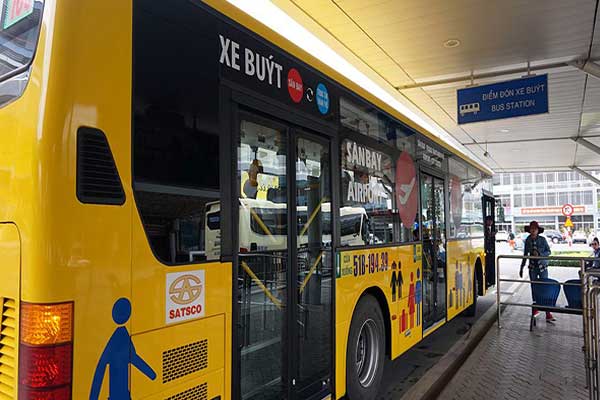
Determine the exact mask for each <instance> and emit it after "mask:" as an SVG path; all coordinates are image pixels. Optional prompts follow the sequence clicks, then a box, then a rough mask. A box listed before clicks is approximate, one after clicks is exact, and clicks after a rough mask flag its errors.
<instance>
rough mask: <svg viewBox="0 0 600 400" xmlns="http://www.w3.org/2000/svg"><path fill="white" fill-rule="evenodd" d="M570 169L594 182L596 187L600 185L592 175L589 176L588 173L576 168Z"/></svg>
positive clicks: (599, 180)
mask: <svg viewBox="0 0 600 400" xmlns="http://www.w3.org/2000/svg"><path fill="white" fill-rule="evenodd" d="M571 169H572V170H573V171H575V172H577V173H578V174H579V175H581V176H583V177H586V178H587V179H589V180H590V181H592V182H594V183H595V184H596V185H600V179H598V178H596V177H595V176H594V175H592V174H590V173H589V172H586V171H584V170H582V169H581V168H578V167H576V166H572V167H571Z"/></svg>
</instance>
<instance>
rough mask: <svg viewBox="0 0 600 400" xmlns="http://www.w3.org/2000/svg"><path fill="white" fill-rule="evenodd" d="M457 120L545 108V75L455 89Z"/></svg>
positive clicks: (518, 114) (536, 111) (465, 121)
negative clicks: (456, 90)
mask: <svg viewBox="0 0 600 400" xmlns="http://www.w3.org/2000/svg"><path fill="white" fill-rule="evenodd" d="M457 100H458V101H457V106H458V110H457V112H458V114H457V115H458V123H459V124H468V123H470V122H481V121H489V120H493V119H501V118H512V117H521V116H524V115H533V114H543V113H547V112H548V75H535V76H530V77H527V78H522V79H515V80H513V81H507V82H500V83H493V84H491V85H483V86H474V87H469V88H465V89H458V92H457Z"/></svg>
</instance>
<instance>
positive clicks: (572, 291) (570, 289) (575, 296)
mask: <svg viewBox="0 0 600 400" xmlns="http://www.w3.org/2000/svg"><path fill="white" fill-rule="evenodd" d="M565 283H576V284H577V285H579V286H567V285H565V286H563V290H564V292H565V297H566V298H567V303H568V305H569V308H579V309H582V308H583V303H582V301H581V281H580V280H579V279H570V280H568V281H566V282H565Z"/></svg>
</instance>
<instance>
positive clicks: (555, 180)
mask: <svg viewBox="0 0 600 400" xmlns="http://www.w3.org/2000/svg"><path fill="white" fill-rule="evenodd" d="M594 175H595V176H598V173H597V172H596V173H594ZM493 183H494V196H495V197H496V200H497V204H498V206H500V205H501V206H502V210H498V211H499V212H498V224H497V227H498V230H505V231H507V232H514V233H518V232H522V231H523V228H524V226H525V225H526V224H528V223H529V222H530V221H531V220H536V221H538V222H539V223H540V225H542V226H544V227H545V228H547V229H556V230H562V229H563V226H564V224H565V221H566V217H565V216H563V215H562V206H563V205H565V204H570V205H572V206H573V208H574V210H575V212H574V214H573V216H572V217H571V221H572V222H573V228H572V231H584V232H585V233H586V234H589V233H590V232H592V231H593V232H598V230H599V227H600V221H599V219H600V214H599V212H598V209H599V204H598V201H599V200H600V186H599V185H596V184H595V183H593V182H591V181H590V180H589V179H587V178H585V177H583V176H581V175H579V174H578V173H577V172H575V171H563V172H541V173H540V172H538V173H510V174H496V175H494V178H493ZM498 208H500V207H498ZM502 211H504V212H503V213H502Z"/></svg>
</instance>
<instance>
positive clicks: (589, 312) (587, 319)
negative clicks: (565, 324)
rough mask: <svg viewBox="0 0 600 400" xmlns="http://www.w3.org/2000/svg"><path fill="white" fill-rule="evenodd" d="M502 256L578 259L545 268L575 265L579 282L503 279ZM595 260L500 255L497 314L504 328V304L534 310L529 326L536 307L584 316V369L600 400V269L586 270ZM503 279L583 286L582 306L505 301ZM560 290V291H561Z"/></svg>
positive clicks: (555, 258)
mask: <svg viewBox="0 0 600 400" xmlns="http://www.w3.org/2000/svg"><path fill="white" fill-rule="evenodd" d="M501 259H513V260H515V259H516V260H524V259H525V260H549V261H550V260H552V261H574V260H575V261H578V263H579V265H578V266H573V265H552V266H546V268H549V267H554V268H573V269H578V270H579V277H580V283H568V282H544V281H538V280H533V281H532V280H528V279H509V278H502V275H501V272H502V269H501V267H500V265H501V263H500V260H501ZM594 261H600V258H592V257H565V256H550V257H537V256H519V255H500V256H498V257H497V258H496V307H497V313H498V321H497V322H498V328H501V327H502V324H501V314H502V313H501V311H502V306H518V307H528V308H531V309H532V316H531V319H530V321H531V322H530V329H531V328H532V324H533V325H534V324H535V318H534V317H533V309H538V310H542V311H554V312H557V313H566V314H580V315H582V316H583V318H582V325H583V339H584V348H583V350H584V353H585V370H586V383H587V388H588V390H589V396H590V399H593V400H600V376H599V373H598V372H599V371H598V359H599V354H598V350H599V340H600V336H599V335H600V270H588V271H586V265H587V264H588V263H593V262H594ZM502 282H513V283H526V284H530V285H532V284H535V285H554V286H556V285H560V287H561V288H564V287H565V286H580V287H581V305H582V306H581V308H575V307H556V305H554V306H549V305H540V304H536V303H535V302H534V299H532V303H518V302H515V301H502V297H501V295H502V291H501V286H500V285H501V283H502ZM559 293H560V292H559Z"/></svg>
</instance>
